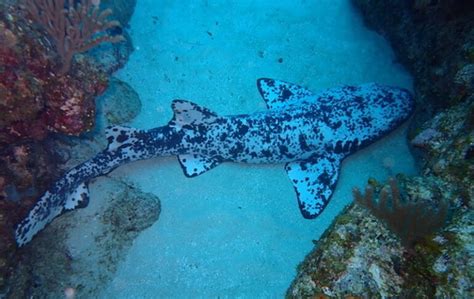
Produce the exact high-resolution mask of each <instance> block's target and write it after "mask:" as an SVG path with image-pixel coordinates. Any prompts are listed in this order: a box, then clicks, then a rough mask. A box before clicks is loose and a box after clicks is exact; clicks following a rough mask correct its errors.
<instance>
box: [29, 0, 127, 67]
mask: <svg viewBox="0 0 474 299" xmlns="http://www.w3.org/2000/svg"><path fill="white" fill-rule="evenodd" d="M99 5H100V1H91V0H81V1H72V0H69V1H67V2H66V1H65V0H27V1H26V3H25V8H26V9H27V10H28V12H29V15H30V17H31V18H32V19H33V20H34V21H35V22H36V23H37V24H39V25H41V26H42V27H43V28H44V29H45V30H46V32H47V33H48V36H49V38H50V39H51V40H52V41H53V42H54V45H55V49H56V52H57V54H58V55H59V57H60V59H61V68H60V69H59V74H64V73H66V72H68V71H69V68H70V67H71V60H72V57H73V55H74V54H76V53H79V52H85V51H87V50H89V49H91V48H93V47H95V46H96V45H98V44H100V43H102V42H112V43H115V42H118V41H121V40H122V39H123V37H122V36H121V35H115V36H112V35H109V34H108V33H107V32H106V31H107V30H108V29H111V28H114V27H119V26H120V23H119V22H117V21H107V17H108V16H109V15H110V14H112V10H111V9H106V10H103V11H100V10H99Z"/></svg>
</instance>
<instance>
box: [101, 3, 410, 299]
mask: <svg viewBox="0 0 474 299" xmlns="http://www.w3.org/2000/svg"><path fill="white" fill-rule="evenodd" d="M130 32H131V35H132V38H133V43H134V46H135V48H136V51H135V52H134V53H133V55H132V56H131V59H130V61H129V62H128V64H127V65H126V66H125V68H124V69H122V70H121V71H119V73H118V74H117V76H118V77H119V78H120V79H122V80H124V81H126V82H128V83H129V84H130V85H131V86H133V88H135V89H136V91H137V92H138V93H139V95H140V98H141V100H142V104H143V110H142V112H141V114H140V115H139V116H138V118H137V119H136V120H135V121H134V123H132V124H131V125H133V126H135V127H139V128H152V127H156V126H161V125H164V124H166V123H167V122H168V121H169V119H170V118H171V115H172V113H171V109H170V103H171V101H172V100H173V99H188V100H191V101H194V102H196V103H199V104H200V105H203V106H205V107H208V108H210V109H211V110H213V111H215V112H217V113H219V114H242V113H251V112H253V111H258V110H262V109H265V105H264V102H263V100H262V99H261V98H260V96H259V94H258V91H257V88H256V85H255V81H256V79H257V78H260V77H270V78H277V79H282V80H285V81H289V82H294V83H298V84H300V85H303V86H306V87H308V88H310V89H311V90H313V91H316V92H317V91H319V90H322V89H325V88H329V87H333V86H338V85H342V84H359V83H364V82H369V81H376V82H379V83H385V84H391V85H399V86H403V87H407V88H411V84H412V82H411V78H410V76H409V75H408V74H407V72H405V71H404V70H403V69H402V68H401V67H400V65H398V64H397V63H396V61H395V57H394V54H393V52H392V51H391V49H390V47H389V45H388V43H387V42H386V41H385V40H384V39H383V38H382V37H380V36H379V35H377V34H375V33H374V32H372V31H369V30H368V29H366V28H365V27H364V25H363V22H362V19H361V16H359V15H358V13H357V11H355V10H354V8H352V7H351V5H350V3H349V1H342V0H318V1H304V0H299V1H295V0H285V1H283V0H279V1H266V0H261V1H255V0H239V1H225V0H220V1H211V0H209V1H204V0H203V1H197V0H194V1H191V0H182V1H172V0H168V1H158V0H140V1H138V4H137V7H136V11H135V13H134V16H133V19H132V22H131V28H130ZM279 59H281V60H280V61H279ZM404 134H405V132H404V130H403V129H402V130H398V131H397V132H396V133H394V134H392V135H390V136H388V137H387V138H385V139H383V140H382V141H380V142H378V143H377V144H375V145H373V146H371V147H369V148H367V149H365V150H363V151H361V152H359V153H357V154H356V155H354V156H352V157H350V158H348V159H347V160H346V161H345V162H344V163H343V167H342V171H341V177H340V180H339V183H338V187H337V190H336V192H335V194H334V196H333V198H332V200H331V202H330V204H329V205H328V206H327V208H326V210H325V211H324V213H323V214H322V215H321V216H320V217H318V218H317V219H316V220H305V219H303V217H302V216H301V214H300V212H299V210H298V206H297V202H296V195H295V193H294V191H293V187H292V186H291V183H290V181H289V179H288V178H287V176H286V173H285V171H284V167H283V165H242V164H231V163H228V164H223V165H221V166H219V167H217V168H215V169H213V170H212V171H209V172H208V173H205V174H203V175H201V176H199V177H196V178H193V179H189V178H186V177H185V176H184V175H183V173H182V170H181V168H180V166H179V164H178V162H177V160H176V158H175V157H172V158H158V159H153V160H147V161H141V162H137V163H133V164H129V165H126V166H123V167H121V168H119V169H117V170H116V171H115V172H114V173H113V174H112V175H114V176H120V177H124V178H127V179H128V180H131V181H133V182H134V183H136V184H138V185H139V186H141V188H142V189H143V190H144V191H145V192H152V193H154V194H156V195H157V196H159V198H160V199H161V201H162V213H161V216H160V219H159V221H158V222H157V223H155V225H153V226H152V227H151V228H149V229H148V230H146V231H145V232H144V233H142V234H141V236H139V237H138V239H136V240H135V242H134V245H133V246H132V248H131V250H130V252H129V254H128V256H127V257H126V259H125V261H123V262H122V263H121V264H120V265H119V266H118V271H117V273H116V276H115V278H114V279H113V281H112V282H111V283H110V284H109V285H108V286H107V287H106V288H105V289H104V290H103V293H102V295H101V296H102V297H104V298H169V297H179V298H198V297H201V298H202V297H204V298H217V297H219V298H226V297H241V298H271V297H282V296H283V294H284V292H285V290H286V288H287V287H288V286H289V284H290V282H291V281H292V279H293V277H294V275H295V273H296V270H295V269H296V266H297V265H298V263H299V262H301V261H302V260H303V258H304V256H305V255H306V254H307V253H308V252H309V251H310V250H311V249H312V248H313V246H314V245H313V242H312V240H314V239H317V238H319V236H320V235H321V234H322V233H323V232H324V230H325V229H326V228H327V227H328V225H329V224H330V223H331V221H332V220H333V219H334V217H335V216H336V215H337V214H338V213H339V212H340V211H341V210H342V209H343V208H344V206H346V205H347V204H348V203H350V202H351V201H352V195H351V188H352V187H353V186H359V187H364V186H365V183H366V181H367V179H368V178H369V177H375V178H377V179H379V180H384V179H386V178H387V176H388V175H390V174H394V173H397V172H403V173H406V174H413V173H414V172H415V170H414V166H413V160H412V157H411V156H410V153H409V151H408V148H407V146H406V141H405V137H404V136H405V135H404Z"/></svg>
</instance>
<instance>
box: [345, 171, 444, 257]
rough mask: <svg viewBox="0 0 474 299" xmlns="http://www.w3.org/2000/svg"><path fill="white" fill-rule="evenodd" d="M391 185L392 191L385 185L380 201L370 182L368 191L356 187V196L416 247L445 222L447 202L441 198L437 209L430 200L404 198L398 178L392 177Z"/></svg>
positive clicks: (354, 191) (408, 244)
mask: <svg viewBox="0 0 474 299" xmlns="http://www.w3.org/2000/svg"><path fill="white" fill-rule="evenodd" d="M389 185H390V192H389V191H388V190H387V188H383V189H382V191H380V194H379V199H378V202H376V201H375V200H374V189H373V187H371V186H367V188H366V191H365V194H364V195H362V193H361V192H360V190H359V189H357V188H354V189H353V194H354V199H355V201H356V202H357V203H358V204H359V205H361V206H364V207H366V208H367V209H368V210H369V211H370V212H371V213H372V214H373V215H374V216H375V217H377V218H378V219H380V220H382V221H383V222H384V223H385V224H386V225H387V227H388V228H389V229H390V230H391V231H392V232H394V233H395V234H397V235H398V236H399V237H400V239H401V241H402V244H403V245H404V246H406V247H408V248H410V247H412V246H413V245H414V244H415V242H416V241H417V240H419V239H420V238H422V237H424V236H426V235H429V234H431V233H433V232H435V231H436V230H438V229H439V228H441V227H442V226H443V225H444V223H445V221H446V216H447V212H448V203H447V202H445V201H441V202H440V205H439V207H438V208H437V209H435V208H433V207H431V204H429V203H427V202H408V201H406V200H403V199H402V196H401V195H400V189H399V187H398V184H397V181H396V180H395V179H393V178H391V179H390V180H389Z"/></svg>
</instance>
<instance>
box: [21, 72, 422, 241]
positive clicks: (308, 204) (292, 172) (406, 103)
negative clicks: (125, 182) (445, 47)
mask: <svg viewBox="0 0 474 299" xmlns="http://www.w3.org/2000/svg"><path fill="white" fill-rule="evenodd" d="M257 87H258V90H259V92H260V94H261V96H262V97H263V99H264V100H265V103H266V105H267V107H268V110H266V111H262V112H255V113H252V114H243V115H230V116H220V115H218V114H217V113H214V112H213V111H211V110H209V109H207V108H204V107H202V106H200V105H198V104H195V103H192V102H189V101H185V100H174V101H173V102H172V104H171V107H172V110H173V112H174V116H173V118H172V119H171V121H170V122H169V123H168V124H167V125H165V126H162V127H157V128H153V129H150V130H140V129H134V128H129V127H121V126H115V127H109V128H107V130H106V138H107V140H108V146H107V148H106V149H105V150H104V151H102V152H100V153H99V154H97V155H96V156H95V157H93V158H92V159H90V160H88V161H86V162H84V163H82V164H80V165H78V166H76V167H74V168H72V169H71V170H69V171H68V172H66V174H65V175H64V176H63V177H61V178H60V179H59V180H58V181H56V182H55V183H54V184H53V185H52V187H51V188H50V189H49V190H48V191H46V192H45V193H44V195H43V196H42V197H41V198H40V199H39V200H38V201H37V203H36V205H35V206H34V207H33V208H32V209H31V210H30V212H29V214H28V215H27V217H26V218H25V219H23V221H22V222H21V223H19V225H18V226H17V228H16V231H15V237H16V242H17V244H18V245H19V246H22V245H24V244H26V243H28V242H29V241H30V240H31V239H32V238H33V237H34V236H35V235H36V234H37V233H38V232H39V231H41V230H42V229H43V228H44V227H45V226H46V225H47V224H48V223H50V222H51V221H52V220H53V219H54V218H56V217H57V216H59V215H61V214H62V213H64V212H66V211H70V210H73V209H75V208H78V207H85V206H87V204H88V202H89V191H88V183H89V182H90V180H91V179H93V178H95V177H98V176H101V175H105V174H107V173H109V172H111V171H112V170H114V169H115V168H117V167H118V166H120V165H122V164H124V163H128V162H132V161H136V160H143V159H149V158H154V157H161V156H170V155H173V156H177V157H178V160H179V163H180V164H181V166H182V168H183V170H184V174H185V175H186V176H188V177H195V176H198V175H200V174H202V173H204V172H206V171H208V170H210V169H212V168H214V167H216V166H217V165H219V164H221V163H223V162H241V163H286V164H285V170H286V172H287V174H288V176H289V178H290V180H291V183H292V184H293V187H294V189H295V191H296V195H297V199H298V204H299V209H300V211H301V213H302V215H303V217H304V218H308V219H312V218H315V217H317V216H318V215H320V214H321V212H322V211H323V210H324V208H325V207H326V205H327V204H328V201H329V199H330V198H331V195H332V193H333V191H334V189H335V186H336V182H337V179H338V176H339V171H340V166H341V161H342V160H343V159H344V158H345V157H347V156H348V155H350V154H352V153H354V152H356V151H357V150H359V149H361V148H363V147H366V146H367V145H369V144H371V143H373V142H374V141H376V140H378V139H380V138H381V137H382V136H384V135H386V134H387V133H389V132H390V131H392V130H394V129H395V128H396V127H397V126H399V125H400V124H401V123H402V122H404V121H405V120H406V119H407V118H408V117H409V115H410V114H411V113H412V111H413V107H414V101H413V97H412V95H411V94H410V92H409V91H407V90H406V89H402V88H398V87H390V86H385V85H380V84H375V83H368V84H363V85H358V86H343V87H338V88H332V89H327V90H324V91H321V92H319V93H316V94H315V93H312V92H311V91H309V90H307V89H306V88H304V87H301V86H299V85H294V84H290V83H287V82H283V81H278V80H273V79H267V78H262V79H259V80H258V81H257Z"/></svg>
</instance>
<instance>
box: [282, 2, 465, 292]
mask: <svg viewBox="0 0 474 299" xmlns="http://www.w3.org/2000/svg"><path fill="white" fill-rule="evenodd" d="M353 2H354V4H355V5H356V6H357V7H358V8H359V9H360V10H361V11H362V13H363V15H364V19H365V21H366V23H367V24H368V25H369V26H370V27H372V28H374V29H376V30H377V31H379V32H380V33H382V34H383V35H384V36H385V37H386V38H387V39H388V40H389V41H390V42H391V44H392V46H393V48H394V49H395V52H396V54H397V57H398V59H399V61H400V62H401V63H402V64H404V65H405V66H406V67H407V68H408V69H409V70H410V71H411V72H412V74H413V76H414V77H415V95H416V100H417V102H418V106H419V107H422V108H423V109H421V108H420V109H418V111H417V113H416V115H415V118H414V122H413V124H412V126H411V130H410V134H409V140H410V142H411V144H412V146H413V148H414V152H415V153H416V155H417V157H418V162H419V165H420V173H421V175H420V176H418V177H411V178H407V177H404V176H403V175H398V179H399V182H400V183H401V184H400V185H401V193H402V194H403V197H404V198H405V200H406V201H408V202H416V203H418V202H426V203H427V204H430V205H432V207H433V208H434V209H436V208H438V209H439V208H440V206H441V203H444V202H448V203H449V206H450V212H449V213H448V215H449V216H448V217H447V218H446V222H445V224H444V227H443V228H442V229H440V230H438V231H437V232H435V233H426V234H425V235H423V236H419V237H418V238H417V239H416V240H415V242H413V243H412V245H407V244H406V243H405V244H404V243H403V242H401V241H403V238H402V240H400V235H398V236H397V235H396V234H395V232H394V231H390V229H389V227H390V226H387V225H386V224H385V223H384V219H381V218H377V217H375V216H374V214H373V213H370V212H368V211H369V210H367V209H364V208H363V207H361V206H359V205H356V204H353V205H351V206H350V207H348V208H347V209H346V210H345V211H344V212H342V213H341V215H339V216H338V217H337V218H336V220H335V221H334V223H333V224H332V226H331V227H330V228H329V229H328V230H327V231H326V233H325V234H324V235H323V237H322V238H321V239H320V240H319V241H318V242H317V244H316V247H315V249H314V250H313V251H312V252H311V253H310V254H309V255H308V256H307V257H306V259H305V260H304V261H303V262H302V263H301V265H300V266H299V268H298V274H297V277H296V278H295V280H294V281H293V283H292V285H291V286H290V288H289V289H288V292H287V297H289V298H308V297H321V298H329V297H336V298H343V297H362V298H386V297H402V298H405V297H406V298H468V297H472V287H471V286H472V285H473V280H474V270H473V269H474V267H473V266H474V264H473V261H472V248H473V246H474V221H473V219H474V212H473V209H472V207H473V204H474V202H473V198H474V185H473V184H472V182H473V181H474V95H473V94H474V93H473V91H474V88H473V87H474V71H473V70H474V67H473V63H474V29H473V28H474V3H472V1H450V0H444V1H443V0H439V1H429V0H428V1H423V0H419V1H396V0H389V1H373V0H353ZM370 183H371V184H372V185H373V188H374V189H376V190H378V192H380V190H381V188H383V186H382V185H380V184H379V183H376V182H374V181H371V182H370ZM432 210H433V209H431V208H430V209H426V211H427V212H428V211H432ZM398 217H399V221H400V222H403V221H405V220H406V219H404V218H403V217H402V215H398ZM415 223H416V222H415Z"/></svg>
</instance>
